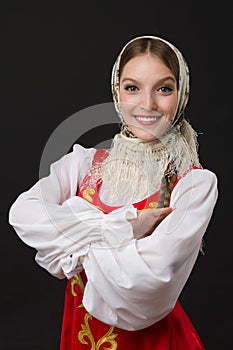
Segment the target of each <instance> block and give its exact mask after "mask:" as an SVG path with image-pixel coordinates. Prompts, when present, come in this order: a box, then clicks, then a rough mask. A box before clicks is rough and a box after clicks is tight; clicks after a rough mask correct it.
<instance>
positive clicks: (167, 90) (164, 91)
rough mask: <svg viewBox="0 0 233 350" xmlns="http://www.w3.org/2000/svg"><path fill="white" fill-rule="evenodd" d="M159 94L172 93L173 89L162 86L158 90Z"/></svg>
mask: <svg viewBox="0 0 233 350" xmlns="http://www.w3.org/2000/svg"><path fill="white" fill-rule="evenodd" d="M158 90H159V91H160V92H163V93H165V94H167V93H169V92H171V91H173V88H171V87H169V86H162V87H160V88H159V89H158Z"/></svg>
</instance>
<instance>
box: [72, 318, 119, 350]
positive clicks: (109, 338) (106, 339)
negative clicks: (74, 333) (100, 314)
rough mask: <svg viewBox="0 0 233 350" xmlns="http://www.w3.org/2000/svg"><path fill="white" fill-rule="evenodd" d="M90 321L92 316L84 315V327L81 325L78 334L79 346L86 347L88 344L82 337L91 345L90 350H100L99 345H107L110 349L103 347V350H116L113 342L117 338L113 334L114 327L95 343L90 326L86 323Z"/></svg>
mask: <svg viewBox="0 0 233 350" xmlns="http://www.w3.org/2000/svg"><path fill="white" fill-rule="evenodd" d="M89 319H90V320H92V316H91V315H90V314H89V313H86V315H85V316H84V323H85V324H84V325H83V324H82V325H81V326H82V330H81V331H80V332H79V333H78V340H79V341H80V343H81V344H84V345H88V342H87V341H86V340H85V339H84V337H87V338H88V339H89V341H90V343H91V348H90V350H100V347H101V345H103V344H106V343H109V344H110V347H108V348H107V347H104V349H105V350H116V349H117V342H116V341H115V338H116V337H117V336H118V334H116V333H113V330H114V327H113V326H111V327H109V330H108V331H107V333H106V334H105V335H103V337H102V338H100V339H99V340H98V342H97V343H96V342H95V339H94V337H93V334H92V333H91V330H90V326H89V323H88V321H89Z"/></svg>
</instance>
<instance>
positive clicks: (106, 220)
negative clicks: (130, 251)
mask: <svg viewBox="0 0 233 350" xmlns="http://www.w3.org/2000/svg"><path fill="white" fill-rule="evenodd" d="M136 217H137V209H136V208H134V207H133V205H128V206H125V207H122V208H119V209H116V210H114V211H112V212H111V213H109V214H104V216H103V220H102V222H101V226H102V227H101V229H102V239H103V241H105V242H107V243H108V245H110V246H111V247H114V248H117V247H119V246H122V245H124V244H127V243H128V242H130V241H131V240H133V239H134V236H133V228H132V225H131V224H130V223H129V222H128V220H130V219H135V218H136Z"/></svg>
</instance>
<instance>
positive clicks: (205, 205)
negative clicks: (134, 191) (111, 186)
mask: <svg viewBox="0 0 233 350" xmlns="http://www.w3.org/2000/svg"><path fill="white" fill-rule="evenodd" d="M94 154H95V149H94V148H89V149H86V148H83V147H82V146H80V145H75V146H74V148H73V151H72V152H70V153H68V154H67V155H65V156H63V157H62V158H61V159H60V160H58V161H57V162H55V163H53V164H52V165H51V171H50V174H49V176H47V177H45V178H43V179H41V180H39V181H38V182H37V183H36V184H35V185H34V186H33V187H32V188H31V189H29V190H28V191H26V192H24V193H22V194H21V195H20V196H19V197H18V198H17V199H16V201H15V202H14V203H13V204H12V206H11V208H10V212H9V222H10V224H11V225H12V226H13V227H14V229H15V231H16V233H17V234H18V235H19V237H20V238H21V239H22V240H23V241H24V242H25V243H26V244H27V245H29V246H31V247H34V248H35V249H36V250H37V253H36V256H35V259H36V261H37V263H38V264H39V265H40V266H42V267H43V268H45V269H46V270H47V271H49V272H50V273H51V274H52V275H54V276H56V277H57V278H65V277H67V278H71V277H72V276H73V275H75V274H77V273H79V272H80V271H81V270H82V269H83V268H84V269H85V273H86V275H87V278H88V282H87V284H86V287H85V290H84V296H83V304H84V306H85V308H86V310H87V311H88V312H90V313H91V314H92V315H93V316H94V317H96V318H98V319H100V320H101V321H103V322H105V323H107V324H109V325H113V326H117V327H120V328H123V329H127V330H137V329H142V328H145V327H148V326H150V325H152V324H153V323H155V322H157V321H159V320H160V319H162V318H163V317H164V316H166V315H167V314H168V313H169V312H170V311H171V310H172V308H173V307H174V305H175V302H176V301H177V299H178V297H179V295H180V293H181V291H182V289H183V287H184V285H185V283H186V282H187V279H188V277H189V275H190V273H191V271H192V268H193V266H194V263H195V261H196V259H197V256H198V253H199V249H200V244H201V240H202V237H203V235H204V233H205V231H206V229H207V226H208V223H209V220H210V218H211V215H212V212H213V209H214V206H215V203H216V200H217V195H218V191H217V178H216V176H215V174H214V173H213V172H211V171H209V170H205V169H195V170H192V171H190V172H189V173H188V174H187V175H186V176H185V177H183V178H182V179H181V180H180V181H179V182H178V184H177V185H176V186H175V188H174V190H173V191H172V195H171V202H170V205H171V207H172V208H173V209H175V210H173V212H172V213H171V214H169V215H168V216H167V217H166V218H165V219H164V220H163V221H162V222H161V223H160V224H159V225H158V227H157V228H156V229H155V230H154V232H153V233H152V234H151V235H150V236H148V237H146V238H143V239H140V240H136V239H134V237H133V230H132V225H131V224H130V223H129V222H128V219H132V218H136V217H137V210H136V209H135V208H134V207H133V206H132V205H127V206H124V207H122V208H120V209H117V210H114V211H112V212H111V213H110V214H104V213H103V212H102V211H100V210H98V209H97V208H96V207H95V206H93V205H92V204H91V203H89V202H87V201H86V200H84V199H82V198H80V197H78V196H77V189H78V186H79V184H80V182H81V181H82V179H83V177H84V176H85V174H86V173H87V171H88V169H89V168H90V166H91V163H92V160H93V156H94Z"/></svg>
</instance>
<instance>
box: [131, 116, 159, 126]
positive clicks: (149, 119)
mask: <svg viewBox="0 0 233 350" xmlns="http://www.w3.org/2000/svg"><path fill="white" fill-rule="evenodd" d="M134 117H135V119H136V120H137V122H139V123H140V124H144V125H145V124H147V125H151V124H155V123H156V122H157V121H158V120H159V119H160V118H161V117H162V116H161V115H157V116H145V115H135V116H134Z"/></svg>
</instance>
